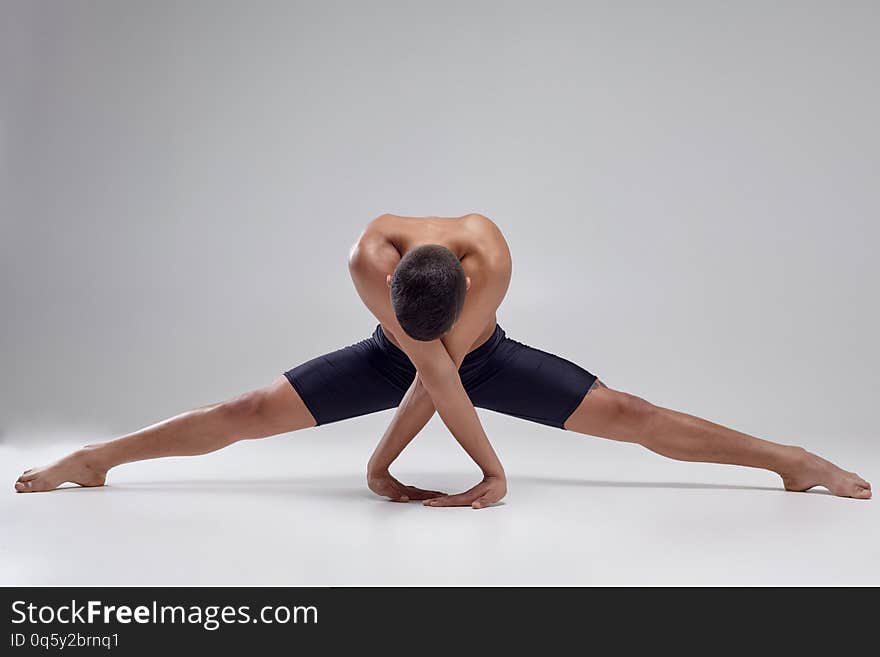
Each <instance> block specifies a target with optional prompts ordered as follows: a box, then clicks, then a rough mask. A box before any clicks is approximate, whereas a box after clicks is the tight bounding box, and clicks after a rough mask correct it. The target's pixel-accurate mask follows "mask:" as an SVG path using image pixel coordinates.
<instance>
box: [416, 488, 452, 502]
mask: <svg viewBox="0 0 880 657" xmlns="http://www.w3.org/2000/svg"><path fill="white" fill-rule="evenodd" d="M406 493H407V495H409V498H410V499H411V500H430V499H432V498H435V497H443V496H444V495H446V493H441V492H440V491H437V490H425V489H423V488H416V487H415V486H407V487H406Z"/></svg>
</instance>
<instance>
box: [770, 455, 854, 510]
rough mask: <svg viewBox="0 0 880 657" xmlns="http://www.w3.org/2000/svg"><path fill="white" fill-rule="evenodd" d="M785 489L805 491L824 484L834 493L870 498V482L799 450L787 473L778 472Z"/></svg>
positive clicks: (842, 495) (841, 495) (843, 495)
mask: <svg viewBox="0 0 880 657" xmlns="http://www.w3.org/2000/svg"><path fill="white" fill-rule="evenodd" d="M779 474H780V476H782V483H783V484H785V490H791V491H805V490H809V489H810V488H813V487H814V486H824V487H825V488H827V489H828V490H829V491H831V492H832V493H833V494H834V495H839V496H840V497H854V498H856V499H859V500H867V499H870V498H871V484H869V483H868V482H867V481H865V480H864V479H862V478H861V477H860V476H859V475H857V474H856V473H855V472H847V471H846V470H843V469H841V468H838V467H837V466H836V465H834V464H833V463H832V462H831V461H826V460H825V459H823V458H821V457H819V456H816V455H815V454H813V453H811V452H808V451H806V450H800V451H799V453H798V456H797V457H796V458H795V460H794V463H793V464H792V469H791V471H790V472H787V473H782V472H780V473H779Z"/></svg>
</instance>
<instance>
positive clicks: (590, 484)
mask: <svg viewBox="0 0 880 657" xmlns="http://www.w3.org/2000/svg"><path fill="white" fill-rule="evenodd" d="M511 481H512V483H516V482H525V483H531V484H538V485H541V486H575V487H584V488H669V489H679V490H690V489H693V490H761V491H770V492H772V493H787V492H790V491H787V490H785V489H784V488H782V487H778V488H777V487H773V486H748V485H745V484H706V483H700V482H684V481H602V480H593V479H560V478H556V477H533V476H528V475H527V476H524V477H511ZM806 492H808V493H812V494H818V495H831V493H830V492H829V491H827V490H825V489H824V488H814V489H812V490H809V491H806Z"/></svg>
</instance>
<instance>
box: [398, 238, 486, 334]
mask: <svg viewBox="0 0 880 657" xmlns="http://www.w3.org/2000/svg"><path fill="white" fill-rule="evenodd" d="M387 282H388V285H389V286H390V287H391V305H392V307H393V308H394V314H395V315H397V321H398V322H399V323H400V326H401V328H402V329H403V330H404V331H406V334H407V335H408V336H409V337H411V338H413V339H414V340H421V341H423V342H427V341H428V340H436V339H438V338H439V337H441V336H442V335H443V334H444V333H446V332H447V331H448V330H449V329H450V328H452V325H453V324H454V323H455V320H456V319H458V314H459V313H460V312H461V309H462V307H463V306H464V297H465V293H466V292H467V289H468V287H469V285H470V279H468V278H467V277H466V276H465V274H464V269H462V266H461V263H460V262H459V260H458V258H457V257H456V255H455V254H454V253H453V252H452V251H450V250H449V249H447V248H446V247H445V246H440V245H439V244H426V245H424V246H419V247H416V248H415V249H413V250H411V251H409V252H408V253H407V254H406V255H404V256H403V258H401V259H400V262H399V263H398V264H397V268H396V269H395V270H394V274H393V275H389V276H388V278H387Z"/></svg>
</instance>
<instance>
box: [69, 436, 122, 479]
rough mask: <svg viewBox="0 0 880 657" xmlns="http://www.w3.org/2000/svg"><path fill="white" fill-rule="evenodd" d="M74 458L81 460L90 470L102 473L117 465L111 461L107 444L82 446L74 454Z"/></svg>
mask: <svg viewBox="0 0 880 657" xmlns="http://www.w3.org/2000/svg"><path fill="white" fill-rule="evenodd" d="M74 456H76V457H77V458H80V459H82V461H83V462H84V463H85V464H86V465H88V466H89V467H90V468H92V469H94V470H100V471H103V472H106V471H107V470H109V469H110V468H112V467H113V466H114V465H117V464H116V463H115V462H114V461H113V459H112V456H111V449H110V446H109V443H93V444H91V445H84V446H83V447H81V448H80V449H78V450H77V451H76V452H74Z"/></svg>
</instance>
